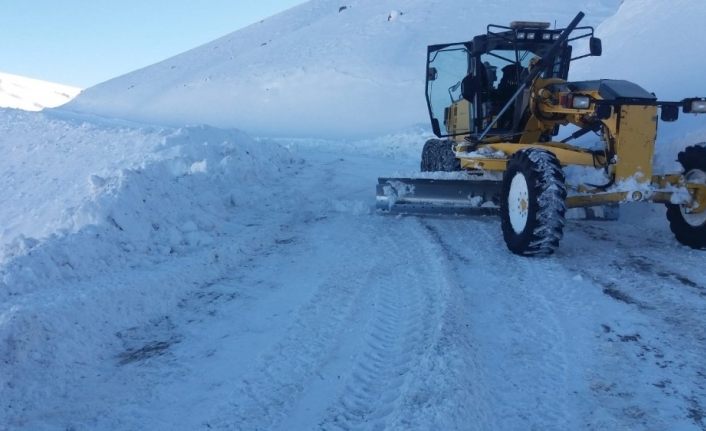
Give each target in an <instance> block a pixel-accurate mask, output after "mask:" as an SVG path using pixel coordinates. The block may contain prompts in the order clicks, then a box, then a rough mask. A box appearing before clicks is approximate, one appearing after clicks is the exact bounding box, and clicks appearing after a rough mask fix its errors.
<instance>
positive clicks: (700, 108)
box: [689, 100, 706, 114]
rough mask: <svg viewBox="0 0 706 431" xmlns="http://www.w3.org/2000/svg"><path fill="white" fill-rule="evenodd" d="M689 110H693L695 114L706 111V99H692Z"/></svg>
mask: <svg viewBox="0 0 706 431" xmlns="http://www.w3.org/2000/svg"><path fill="white" fill-rule="evenodd" d="M689 112H693V113H695V114H704V113H706V100H692V101H691V110H690V111H689Z"/></svg>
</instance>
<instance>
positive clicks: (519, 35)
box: [517, 31, 527, 39]
mask: <svg viewBox="0 0 706 431" xmlns="http://www.w3.org/2000/svg"><path fill="white" fill-rule="evenodd" d="M526 37H527V33H525V32H522V31H521V32H518V33H517V38H518V39H525V38H526Z"/></svg>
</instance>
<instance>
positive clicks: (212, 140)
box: [0, 110, 290, 429]
mask: <svg viewBox="0 0 706 431" xmlns="http://www.w3.org/2000/svg"><path fill="white" fill-rule="evenodd" d="M0 130H1V131H2V133H0V146H1V147H2V148H3V150H4V153H5V154H6V155H7V157H5V158H3V159H2V161H1V163H2V166H1V169H0V172H2V177H0V193H2V196H1V198H2V200H3V201H4V202H12V203H13V204H12V205H6V206H4V207H3V209H2V210H1V211H0V223H1V224H2V226H3V227H4V231H3V235H2V237H1V241H2V242H1V243H0V245H1V246H2V248H1V249H0V264H1V266H0V399H3V405H2V409H1V410H0V417H1V418H3V420H1V421H0V424H2V425H0V428H2V426H4V425H6V424H7V422H6V420H5V419H7V420H10V424H11V425H12V426H17V427H19V428H22V427H23V426H25V425H27V424H26V423H25V422H24V421H25V420H27V419H28V418H27V417H24V419H20V418H22V417H23V416H22V413H21V411H22V410H24V409H30V410H31V409H32V408H36V407H37V406H39V405H43V403H46V402H54V401H56V402H59V403H60V399H59V398H52V399H51V400H47V399H46V396H45V394H46V393H49V392H51V393H52V394H53V395H56V394H57V393H58V392H57V391H62V390H63V389H62V388H64V387H65V385H67V384H68V383H67V382H68V381H71V379H72V378H73V377H74V374H73V373H75V372H76V367H80V366H82V365H86V363H89V362H90V361H96V360H103V359H106V358H105V354H108V355H110V354H109V353H104V352H101V349H102V347H101V346H105V344H106V343H109V342H110V343H114V342H115V334H114V331H115V328H128V327H130V326H131V325H134V324H136V322H141V321H142V319H145V318H153V317H154V318H157V317H158V316H159V315H160V313H161V312H162V310H164V309H171V308H173V307H176V306H177V302H178V300H179V299H180V298H183V295H184V286H186V287H190V286H193V284H192V283H190V282H189V280H192V279H194V278H198V280H203V278H204V277H218V275H217V274H216V273H215V272H214V271H213V268H212V266H210V265H213V264H214V262H218V261H219V259H221V256H226V255H230V254H233V253H237V252H238V247H239V246H240V245H241V244H242V243H243V242H246V241H248V238H249V237H248V236H242V237H240V235H236V233H237V232H235V228H234V227H233V226H234V224H235V223H240V224H242V223H243V218H247V219H248V220H250V219H251V218H252V217H253V214H254V213H255V212H257V213H258V214H259V213H262V212H268V211H277V210H278V208H279V207H278V206H277V205H278V204H277V201H278V199H280V196H278V192H277V191H276V185H277V184H279V183H280V182H281V181H280V178H281V176H282V175H283V174H282V173H280V171H281V170H282V169H286V168H287V167H288V166H289V164H290V160H289V158H288V157H287V152H286V150H284V149H283V148H281V147H279V146H277V145H276V144H274V143H269V144H268V145H267V146H263V145H262V144H260V143H257V142H255V141H253V140H251V139H250V138H248V137H247V136H246V135H245V134H244V133H242V132H239V131H237V130H219V129H214V128H210V127H206V126H201V127H184V128H179V129H169V128H156V127H147V126H139V125H135V124H128V123H115V122H106V121H96V120H92V121H87V119H86V118H80V117H61V116H57V115H55V114H52V113H48V114H45V113H27V112H22V111H14V110H5V111H0ZM228 235H230V237H229V239H228V240H224V237H225V236H228ZM218 241H220V245H218V246H215V245H214V243H216V242H218ZM157 264H161V265H162V268H164V267H165V266H166V267H169V268H170V269H168V270H166V271H164V272H161V273H159V274H156V273H152V268H154V267H155V265H157ZM209 267H210V268H211V269H209ZM145 283H147V284H149V285H150V286H151V287H150V288H149V289H146V288H145ZM177 285H178V286H181V287H180V288H175V286H177ZM89 358H91V359H89ZM109 359H110V360H111V361H112V360H113V358H112V357H111V358H109ZM82 361H83V362H82ZM77 362H80V364H79V363H77ZM90 363H91V364H92V365H91V367H94V366H97V365H96V364H95V363H94V362H90ZM49 381H51V382H53V383H52V384H48V383H46V382H49ZM18 414H19V416H15V415H18ZM13 418H14V419H16V420H17V421H14V422H13V420H14V419H13ZM32 420H40V421H42V420H47V421H48V423H54V422H53V421H52V420H51V419H46V418H32ZM27 426H28V427H29V428H33V427H35V426H37V425H36V423H35V424H34V425H27ZM35 429H36V428H35Z"/></svg>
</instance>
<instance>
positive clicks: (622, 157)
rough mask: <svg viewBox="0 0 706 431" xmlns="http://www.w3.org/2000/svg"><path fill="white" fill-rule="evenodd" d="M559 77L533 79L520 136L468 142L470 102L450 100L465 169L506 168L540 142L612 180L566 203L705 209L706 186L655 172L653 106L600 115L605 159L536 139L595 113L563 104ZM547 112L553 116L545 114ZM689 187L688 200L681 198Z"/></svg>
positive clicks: (567, 162) (450, 126)
mask: <svg viewBox="0 0 706 431" xmlns="http://www.w3.org/2000/svg"><path fill="white" fill-rule="evenodd" d="M562 82H563V81H562V80H560V79H556V78H552V79H537V80H535V82H534V83H533V84H532V86H531V88H530V89H529V90H527V91H529V96H530V97H529V100H530V112H531V116H530V118H529V119H528V121H527V125H526V127H525V129H524V131H523V133H522V135H521V136H520V139H519V142H503V141H499V140H498V141H496V139H494V138H488V139H487V142H488V143H481V144H478V145H473V144H471V143H470V142H469V141H468V140H466V138H465V136H463V135H459V133H463V132H464V131H469V130H470V115H469V111H470V109H471V108H470V103H469V102H468V101H466V100H459V101H457V102H454V103H453V104H452V105H451V106H450V108H449V109H448V110H447V118H446V119H445V120H446V121H445V123H446V125H447V132H448V134H449V135H453V139H454V141H455V142H456V145H455V152H456V156H457V158H458V159H459V161H460V165H461V168H463V169H465V170H468V171H490V172H504V171H505V169H506V166H507V162H508V160H509V159H510V157H511V156H512V155H513V154H514V153H516V152H518V151H520V150H523V149H525V148H530V147H531V148H542V149H545V150H547V151H550V152H552V153H553V154H554V155H556V157H557V158H558V159H559V161H560V163H561V164H562V166H585V167H595V168H602V169H605V170H606V172H607V173H608V175H609V176H612V177H613V178H614V179H615V181H614V185H613V186H611V187H610V188H608V189H607V190H603V189H600V188H596V187H591V186H589V185H579V186H578V187H577V188H576V190H574V193H572V194H570V196H569V197H568V198H567V206H568V207H569V208H572V207H586V206H595V205H601V204H609V203H619V202H639V201H649V202H657V203H673V204H682V205H684V204H688V205H689V206H690V207H691V208H692V211H693V212H695V213H701V212H703V211H706V186H704V185H703V184H699V183H692V184H690V183H687V182H686V181H685V180H684V178H683V176H682V175H681V174H671V175H653V157H654V148H655V141H656V138H657V124H658V121H659V117H658V112H657V106H655V105H654V104H645V105H634V104H633V105H624V106H620V107H619V109H615V110H613V112H612V113H611V115H610V116H609V117H608V118H604V119H601V122H602V123H603V125H604V126H605V127H603V128H602V130H603V136H602V139H603V140H604V142H612V143H613V144H614V157H613V158H612V160H607V157H606V154H607V153H604V154H596V153H595V152H592V151H588V150H586V149H583V148H580V147H576V146H572V145H569V144H565V143H561V142H537V139H538V138H539V137H540V136H542V135H543V134H544V133H546V132H547V131H550V130H552V129H553V128H554V127H555V126H557V125H568V124H574V125H577V126H579V127H581V126H583V125H584V124H586V122H587V121H586V118H587V117H592V118H595V115H596V110H595V108H593V107H591V106H589V107H588V108H585V109H574V108H567V107H565V106H562V105H561V104H559V103H557V101H560V100H562V98H565V97H567V96H568V94H567V93H561V92H552V91H551V90H550V89H549V88H551V87H552V86H553V85H556V84H561V83H562ZM585 95H586V96H589V97H590V99H591V100H593V101H598V100H601V96H600V94H599V93H598V92H596V91H592V92H587V93H586V94H585ZM545 118H551V120H548V119H545ZM679 188H685V189H686V190H688V192H689V195H690V196H691V201H690V202H685V201H684V199H685V195H684V193H677V191H678V189H679Z"/></svg>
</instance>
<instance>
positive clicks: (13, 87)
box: [0, 73, 81, 111]
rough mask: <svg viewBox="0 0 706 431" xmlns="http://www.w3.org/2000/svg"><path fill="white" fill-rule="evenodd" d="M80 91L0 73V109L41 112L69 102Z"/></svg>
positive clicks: (66, 86) (65, 86)
mask: <svg viewBox="0 0 706 431" xmlns="http://www.w3.org/2000/svg"><path fill="white" fill-rule="evenodd" d="M80 92H81V90H80V89H79V88H75V87H70V86H68V85H62V84H56V83H53V82H47V81H40V80H38V79H32V78H26V77H24V76H18V75H11V74H9V73H0V107H2V108H16V109H22V110H25V111H41V110H42V109H44V108H54V107H57V106H60V105H63V104H65V103H67V102H69V101H70V100H71V99H73V98H74V97H76V96H77V95H78V94H79V93H80Z"/></svg>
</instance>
